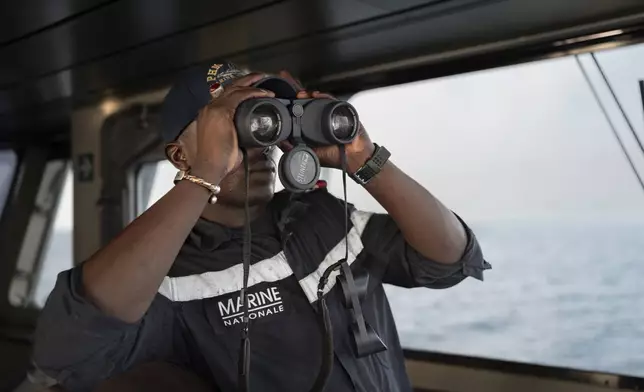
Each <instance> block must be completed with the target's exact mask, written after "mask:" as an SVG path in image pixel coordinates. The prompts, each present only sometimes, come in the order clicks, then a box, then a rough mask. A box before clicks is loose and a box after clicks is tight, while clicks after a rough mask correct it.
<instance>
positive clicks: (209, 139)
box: [191, 73, 275, 183]
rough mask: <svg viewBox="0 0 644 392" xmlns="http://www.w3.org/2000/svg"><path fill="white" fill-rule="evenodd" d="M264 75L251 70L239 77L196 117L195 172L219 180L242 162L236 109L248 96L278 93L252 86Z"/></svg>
mask: <svg viewBox="0 0 644 392" xmlns="http://www.w3.org/2000/svg"><path fill="white" fill-rule="evenodd" d="M264 77H266V75H264V74H261V73H251V74H248V75H246V76H244V77H241V78H239V79H237V80H235V81H234V82H232V83H231V84H230V85H228V86H226V87H225V88H224V91H223V92H222V94H221V95H220V96H218V97H216V98H214V99H213V100H212V101H211V102H210V103H209V104H208V105H206V106H205V107H204V108H203V109H201V110H200V111H199V115H198V117H197V120H196V122H197V156H196V159H195V162H194V163H193V164H192V165H191V166H192V168H191V169H192V172H193V173H194V174H195V175H197V176H199V177H202V178H204V179H205V180H206V181H212V182H214V183H218V182H219V181H220V180H221V179H222V178H223V177H225V176H226V175H227V174H228V173H230V172H231V171H233V170H234V169H235V168H236V167H237V166H238V165H240V164H241V162H242V154H241V153H240V151H239V145H238V143H237V131H236V129H235V123H234V118H235V110H236V109H237V106H239V104H240V103H241V102H242V101H244V100H246V99H250V98H262V97H274V96H275V94H274V93H273V92H271V91H267V90H262V89H258V88H254V87H251V86H252V85H253V84H254V83H255V82H257V81H259V80H261V79H262V78H264Z"/></svg>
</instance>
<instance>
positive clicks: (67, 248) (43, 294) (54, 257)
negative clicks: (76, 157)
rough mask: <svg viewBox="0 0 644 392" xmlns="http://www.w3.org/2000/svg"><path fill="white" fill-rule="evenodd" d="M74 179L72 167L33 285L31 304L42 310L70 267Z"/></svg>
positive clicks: (68, 169) (67, 176)
mask: <svg viewBox="0 0 644 392" xmlns="http://www.w3.org/2000/svg"><path fill="white" fill-rule="evenodd" d="M73 183H74V176H73V174H72V170H71V168H69V167H68V168H67V170H66V173H65V183H64V185H63V188H62V193H61V194H60V198H59V200H58V206H57V208H56V214H55V215H54V221H53V223H52V226H51V228H50V235H49V238H48V240H47V242H46V244H45V248H44V252H43V255H42V262H41V266H40V270H39V271H38V274H37V275H36V279H35V282H34V291H33V297H32V299H31V303H32V305H34V306H36V307H38V308H42V307H43V306H44V305H45V301H47V297H48V296H49V293H50V292H51V290H53V288H54V284H55V283H56V278H57V277H58V274H59V273H60V272H62V271H64V270H67V269H70V268H72V266H73V265H74V254H73V231H72V228H73V217H74V193H73Z"/></svg>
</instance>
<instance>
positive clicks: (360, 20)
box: [0, 0, 644, 136]
mask: <svg viewBox="0 0 644 392" xmlns="http://www.w3.org/2000/svg"><path fill="white" fill-rule="evenodd" d="M30 1H32V2H33V1H35V0H28V1H27V3H29V2H30ZM86 1H88V2H90V0H86ZM36 3H38V2H36ZM52 3H53V2H52ZM57 3H61V2H57ZM63 3H65V2H63ZM67 3H69V4H71V3H73V2H70V1H68V2H67ZM91 3H92V4H94V5H95V6H96V5H97V4H98V5H99V6H98V8H95V9H94V10H88V9H85V11H82V10H81V11H79V9H75V10H76V11H75V12H76V13H73V12H72V11H68V12H67V14H65V15H68V16H67V17H68V18H69V20H68V21H66V20H65V19H64V18H65V17H63V22H62V23H59V24H58V25H54V26H53V27H52V28H49V29H45V30H43V31H42V32H40V33H37V34H31V35H28V36H27V37H25V39H21V40H17V41H15V42H13V43H11V44H9V45H5V46H4V47H2V45H0V136H1V135H2V134H5V135H6V134H7V133H6V132H9V131H11V132H12V134H14V135H15V134H16V132H18V131H17V130H18V129H32V130H36V129H38V130H39V131H42V130H43V129H47V128H51V129H58V130H59V129H61V124H66V123H67V122H68V118H69V114H70V108H71V107H73V105H78V104H79V103H81V102H88V101H90V100H94V99H97V98H99V97H101V96H104V95H105V94H112V93H118V94H127V93H132V92H134V91H140V90H141V89H146V88H158V87H161V86H164V85H167V84H168V83H169V82H170V81H171V80H172V77H173V76H174V75H175V74H176V73H177V72H178V71H179V70H180V69H182V68H185V67H186V66H190V65H193V64H196V63H201V62H207V61H211V60H213V59H216V58H222V57H225V58H229V59H233V60H234V61H237V62H240V63H243V64H248V65H252V66H253V67H255V68H258V69H261V70H267V71H273V70H277V69H280V68H288V69H290V70H292V71H293V72H294V73H296V74H298V75H300V76H302V77H303V78H304V79H308V80H316V79H317V80H319V78H321V77H324V76H325V75H330V74H334V73H338V72H342V71H347V70H353V69H357V68H361V67H366V66H370V65H377V64H379V63H382V62H389V61H393V60H398V59H404V58H409V57H415V56H419V55H426V54H440V53H444V52H445V51H449V50H453V49H462V48H472V47H477V46H479V45H482V44H486V43H490V42H495V41H498V40H507V39H510V38H517V37H522V36H525V35H530V34H534V33H540V32H547V31H551V30H553V29H559V28H564V27H571V26H575V25H579V24H582V23H588V22H593V21H598V20H602V19H607V18H611V17H616V16H625V15H637V14H638V13H644V2H643V1H641V0H620V1H619V2H610V1H604V0H566V1H560V0H541V1H539V2H529V1H525V0H404V1H396V0H307V1H306V3H307V7H306V8H305V7H302V0H299V1H298V0H282V1H268V0H249V1H245V2H242V1H237V2H215V1H211V0H204V1H202V0H191V1H171V0H130V1H125V0H120V1H112V2H99V1H97V0H96V1H91ZM237 3H238V4H237ZM241 3H243V5H242V4H241ZM14 4H16V3H14ZM32 4H35V3H32ZM41 6H42V4H41ZM406 7H410V8H406ZM70 9H72V8H70ZM72 10H73V9H72ZM21 12H22V11H21ZM79 12H80V14H79ZM83 12H85V13H83ZM23 13H24V12H23ZM18 14H20V12H14V15H18ZM54 14H55V13H54ZM57 15H59V17H60V15H62V14H60V13H59V14H57ZM70 15H79V17H77V18H74V17H73V16H70ZM0 18H1V17H0ZM5 18H6V17H5ZM53 19H55V18H53V17H50V20H53ZM43 23H44V22H42V21H41V22H39V24H38V23H36V25H42V24H43ZM54 23H55V22H54ZM0 31H1V30H0ZM7 31H9V30H7ZM11 31H13V32H14V34H16V33H15V31H17V30H11ZM25 31H27V30H25Z"/></svg>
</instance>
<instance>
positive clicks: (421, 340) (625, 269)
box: [330, 46, 644, 376]
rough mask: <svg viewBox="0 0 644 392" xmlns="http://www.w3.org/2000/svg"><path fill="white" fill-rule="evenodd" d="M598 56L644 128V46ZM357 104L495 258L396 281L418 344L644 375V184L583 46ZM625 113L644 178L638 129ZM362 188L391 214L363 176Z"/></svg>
mask: <svg viewBox="0 0 644 392" xmlns="http://www.w3.org/2000/svg"><path fill="white" fill-rule="evenodd" d="M599 59H600V62H606V69H607V71H608V73H609V77H610V78H611V79H613V80H614V82H615V84H616V85H617V90H618V94H619V95H620V96H621V98H622V99H623V100H624V101H627V102H626V106H627V110H628V112H629V113H630V115H631V116H632V121H633V122H635V123H637V124H639V131H640V134H641V133H642V124H643V119H642V104H641V98H640V96H639V90H638V89H637V81H636V80H635V77H636V76H637V77H640V78H644V47H643V46H639V47H633V48H628V49H619V50H614V51H609V52H604V53H601V54H600V56H599ZM582 62H583V64H585V65H587V66H590V65H592V64H591V62H590V58H589V57H588V55H584V56H583V58H582ZM592 76H593V78H592V80H593V81H594V82H597V81H598V79H597V78H596V75H595V74H593V75H592ZM600 93H601V97H602V100H603V101H607V102H608V99H609V98H610V97H609V96H608V95H607V91H606V89H605V88H602V89H600ZM351 101H352V103H353V104H354V105H355V106H356V108H357V110H358V112H359V113H360V116H361V119H362V121H363V124H364V125H365V128H366V129H367V131H368V132H369V135H370V136H371V139H372V140H374V141H375V142H377V143H380V144H382V145H384V146H386V147H387V148H388V149H389V150H390V151H391V152H392V161H393V162H395V163H396V165H398V166H399V167H400V168H401V169H403V170H404V171H405V172H406V173H408V174H409V175H411V176H412V177H413V178H414V179H416V180H417V181H418V182H420V183H421V184H424V185H425V186H426V187H427V189H428V190H430V191H431V192H432V193H433V194H434V195H436V196H437V197H438V198H439V199H441V200H442V201H443V202H444V203H445V204H446V205H447V206H448V207H449V208H451V209H453V210H454V211H456V212H457V213H458V214H459V215H460V216H462V217H463V218H464V219H465V220H466V222H468V224H469V225H470V226H471V227H472V228H473V230H474V232H475V233H476V235H477V237H478V239H479V241H480V243H481V246H482V248H483V251H484V254H485V256H486V259H487V260H488V261H489V262H490V263H491V264H492V267H493V268H492V270H489V271H486V276H485V278H486V281H485V282H484V283H481V282H479V281H476V280H474V279H467V280H466V281H464V282H462V283H461V284H459V285H457V286H455V287H453V288H450V289H447V290H429V289H423V288H418V289H412V290H408V289H401V288H396V287H387V292H388V296H389V300H390V303H391V306H392V309H393V312H394V316H395V319H396V321H397V327H398V331H399V333H400V337H401V341H402V344H403V346H404V347H406V348H413V349H420V350H431V351H442V352H449V353H456V354H463V355H470V356H480V357H490V358H497V359H504V360H511V361H521V362H530V363H540V364H547V365H555V366H564V367H574V368H582V369H588V370H598V371H609V372H617V373H622V374H624V373H626V374H632V375H638V376H644V353H643V352H642V350H641V349H640V347H641V346H642V344H644V334H642V327H641V325H642V318H641V316H640V313H641V312H638V311H637V310H638V309H642V307H644V286H643V285H642V284H641V277H642V276H644V265H643V264H642V262H641V261H642V255H644V241H643V240H642V239H644V194H643V192H642V191H643V189H640V188H639V185H638V182H637V181H636V178H635V176H634V175H633V173H632V171H631V169H630V167H629V165H628V163H627V161H626V160H625V158H624V155H623V154H622V152H621V150H620V148H619V145H618V144H617V142H616V140H615V138H614V136H613V135H612V133H611V130H610V128H609V127H608V124H607V121H606V119H605V118H604V117H603V115H602V112H601V111H600V110H599V107H598V105H597V102H596V101H595V100H594V98H593V95H592V94H591V91H590V89H589V86H588V84H587V83H586V81H585V79H584V78H583V75H582V73H581V71H580V69H579V67H578V65H577V63H576V61H575V59H574V58H572V57H567V58H559V59H551V60H545V61H540V62H535V63H530V64H523V65H517V66H512V67H505V68H499V69H493V70H486V71H481V72H475V73H469V74H463V75H457V76H453V77H446V78H441V79H435V80H429V81H423V82H417V83H411V84H406V85H400V86H394V87H388V88H381V89H376V90H372V91H365V92H362V93H360V94H357V95H355V96H354V97H353V98H352V100H351ZM610 114H611V116H612V117H615V116H616V114H618V112H616V110H615V107H614V105H612V106H611V107H610ZM613 121H614V122H615V123H616V124H618V131H619V134H620V135H622V137H623V139H624V143H625V144H627V147H628V151H630V152H631V154H632V155H633V159H634V160H636V163H637V164H638V168H639V169H640V172H641V173H643V174H644V165H643V164H642V163H644V161H643V160H642V159H641V158H642V157H641V156H637V155H636V153H637V149H636V148H635V147H636V144H635V141H634V139H633V138H632V137H630V138H629V137H628V132H627V129H626V128H625V126H624V123H623V121H618V118H613ZM339 176H340V174H338V173H336V174H333V176H332V177H331V181H330V188H331V190H332V191H333V192H334V193H335V194H336V195H340V194H341V192H342V188H341V187H342V185H341V181H340V177H339ZM348 194H349V198H350V199H351V201H352V202H354V203H355V204H356V205H357V206H358V207H360V208H363V209H366V210H371V211H382V208H381V207H380V206H379V205H378V204H377V202H376V201H375V200H373V198H371V197H370V195H369V194H368V193H367V192H366V191H365V190H364V189H362V188H361V187H359V186H357V185H355V184H353V183H350V184H349V189H348Z"/></svg>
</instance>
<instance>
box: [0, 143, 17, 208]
mask: <svg viewBox="0 0 644 392" xmlns="http://www.w3.org/2000/svg"><path fill="white" fill-rule="evenodd" d="M16 163H17V158H16V154H15V153H14V152H13V151H10V150H1V151H0V213H1V212H2V209H3V207H4V203H5V201H6V200H7V196H8V194H9V189H10V188H11V182H12V180H13V173H14V172H15V171H16Z"/></svg>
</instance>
